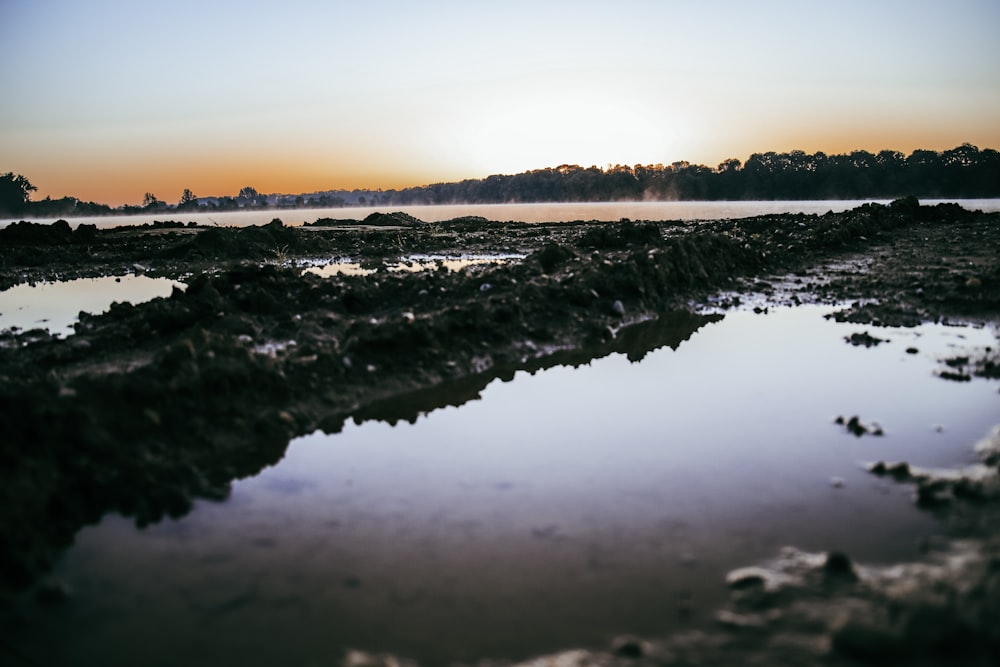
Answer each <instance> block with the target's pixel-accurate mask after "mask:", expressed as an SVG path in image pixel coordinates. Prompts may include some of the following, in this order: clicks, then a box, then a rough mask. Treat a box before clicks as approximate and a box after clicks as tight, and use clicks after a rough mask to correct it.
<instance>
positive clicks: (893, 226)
mask: <svg viewBox="0 0 1000 667" xmlns="http://www.w3.org/2000/svg"><path fill="white" fill-rule="evenodd" d="M998 248H1000V215H998V214H983V213H978V212H969V211H965V210H963V209H961V208H959V207H958V206H955V205H938V206H935V207H925V206H920V205H919V204H918V203H917V202H916V201H915V200H913V199H907V200H899V201H896V202H893V204H892V205H890V206H880V205H876V204H868V205H865V206H862V207H860V208H857V209H854V210H852V211H848V212H845V213H839V214H833V213H829V214H826V215H823V216H815V215H770V216H761V217H756V218H748V219H741V220H725V221H711V222H701V223H677V222H648V221H641V222H636V221H628V220H623V221H619V222H616V223H608V222H578V223H565V224H522V223H515V222H510V223H501V222H491V221H486V220H482V219H479V218H463V219H457V220H453V221H449V222H443V223H433V224H432V223H424V222H421V221H419V220H416V219H413V218H411V217H409V216H406V215H404V214H376V215H373V216H370V217H369V218H368V219H366V220H363V221H332V220H320V221H318V222H317V223H316V224H315V225H312V226H309V227H301V228H289V227H285V226H284V225H283V224H281V222H280V221H277V220H276V221H274V222H272V223H271V224H269V225H265V226H262V227H251V228H244V229H231V228H199V227H194V226H191V225H187V224H183V223H170V222H168V223H158V224H156V225H153V226H147V227H134V228H119V229H110V230H99V229H96V228H94V227H88V226H84V225H81V226H80V227H78V228H76V229H72V228H71V226H70V225H69V224H66V223H63V222H59V223H55V224H53V225H47V226H41V225H35V224H31V223H18V224H15V225H12V226H9V227H7V228H5V229H2V230H0V288H3V289H6V288H8V287H10V286H12V285H15V284H19V283H22V282H35V281H43V280H54V279H68V278H76V277H86V276H96V275H122V274H126V273H140V272H141V273H146V274H148V275H151V276H163V277H169V278H175V279H179V280H182V281H183V282H185V283H186V284H187V288H186V289H185V290H175V291H174V293H173V294H172V295H171V296H170V297H169V298H161V299H156V300H154V301H151V302H148V303H144V304H140V305H136V306H131V305H127V304H116V305H115V306H114V307H112V308H111V310H110V311H109V312H108V313H106V314H103V315H97V316H95V315H87V314H81V318H80V321H79V323H78V324H77V325H76V333H75V334H74V335H72V336H69V337H66V338H58V337H55V336H52V335H50V334H48V333H47V332H45V331H40V330H34V331H13V332H11V331H8V332H4V333H2V334H0V471H2V472H0V527H2V530H0V592H2V593H3V596H8V597H9V596H13V595H17V594H20V592H21V591H25V590H29V589H31V587H33V586H35V587H37V582H38V581H39V578H40V577H41V576H42V575H44V573H45V572H46V571H47V569H48V568H49V566H50V563H51V562H52V559H53V558H54V557H55V556H56V555H57V554H58V553H59V552H60V551H61V550H62V549H64V548H65V547H67V546H68V545H69V544H70V543H71V542H72V540H73V537H74V535H75V534H76V532H77V531H78V530H79V529H80V528H81V527H82V526H84V525H86V524H88V523H93V522H95V521H97V520H98V519H99V518H100V517H101V516H102V515H104V514H105V513H107V512H111V511H118V512H121V513H123V514H125V515H127V516H133V517H135V520H136V522H137V523H138V524H139V525H143V524H146V523H149V522H154V521H157V520H159V519H161V518H162V517H164V516H181V515H183V514H185V513H186V512H187V511H189V509H190V507H191V503H192V501H193V500H194V499H195V498H217V499H219V498H225V497H226V495H227V493H228V490H229V485H230V483H231V482H232V481H234V480H236V479H240V478H243V477H247V476H250V475H253V474H255V473H256V472H258V471H259V470H261V469H262V468H263V467H265V466H267V465H270V464H272V463H274V462H276V461H278V460H279V459H280V458H281V457H282V455H283V453H284V451H285V448H286V446H287V443H288V441H289V439H290V438H293V437H295V436H298V435H302V434H305V433H309V432H312V431H314V430H316V429H323V430H325V431H327V432H335V431H338V430H339V429H340V428H341V427H342V425H343V423H344V421H345V420H346V419H348V418H352V417H353V418H356V419H364V418H381V419H399V418H412V417H413V416H415V415H416V414H417V413H418V412H419V411H421V410H427V409H431V408H433V407H436V405H435V404H434V402H435V401H438V400H440V401H441V404H448V403H451V404H454V403H460V402H463V401H465V400H469V399H470V398H473V397H475V396H476V395H477V393H478V392H479V391H480V390H481V389H482V388H483V387H484V386H485V385H486V384H488V383H489V382H490V381H491V380H492V379H493V378H496V377H504V376H508V375H510V374H512V373H513V372H514V371H516V370H518V369H522V368H540V367H544V366H548V365H552V364H560V363H585V362H586V361H588V360H590V359H592V358H594V357H597V356H602V355H606V354H609V353H611V352H615V351H620V352H627V353H628V354H630V355H634V356H642V355H643V354H644V353H645V352H646V351H648V350H652V349H656V348H657V347H661V346H663V345H669V344H674V345H676V343H677V341H679V340H683V338H684V337H686V336H687V335H689V333H690V331H693V330H694V329H695V328H697V326H699V325H700V323H702V322H704V321H705V318H707V317H711V315H709V314H706V313H709V312H711V311H712V309H713V308H714V309H718V308H725V307H731V306H734V305H737V304H739V303H741V302H745V301H748V300H751V299H763V300H764V302H765V303H803V302H824V303H849V304H851V305H850V306H849V307H846V308H845V309H843V310H842V311H841V312H839V313H838V315H837V317H838V318H843V319H847V320H850V321H853V322H864V323H866V324H869V325H870V326H871V327H872V329H871V332H872V335H871V337H872V338H874V339H877V337H878V332H877V328H875V327H877V326H878V325H880V324H886V325H903V326H906V325H912V324H917V323H920V322H925V321H949V320H952V321H973V322H990V323H997V322H1000V253H998V252H997V249H998ZM417 253H423V254H431V255H435V256H442V257H444V256H462V255H467V254H470V253H473V254H481V255H504V256H510V255H519V256H523V259H517V260H508V261H506V262H503V263H496V264H480V265H475V266H470V267H467V268H465V269H463V270H461V271H450V270H449V269H447V268H446V267H445V266H444V265H442V264H439V265H435V266H434V267H432V268H427V269H424V270H419V271H414V272H410V271H393V270H390V265H391V264H393V263H396V262H399V261H401V260H406V259H407V258H409V257H410V256H412V255H413V254H417ZM337 259H340V260H349V261H351V262H356V263H358V264H360V265H361V266H362V267H364V268H365V269H367V271H366V272H365V273H367V275H344V274H340V275H334V276H332V277H319V276H316V275H312V274H308V273H305V274H304V273H303V271H302V267H303V266H305V265H307V264H310V263H312V264H315V263H319V262H321V261H324V260H337ZM678 312H682V313H683V312H686V313H687V315H685V316H684V317H682V318H681V319H680V320H678V317H677V313H678ZM665 313H670V314H671V318H670V321H671V322H674V323H676V322H678V321H680V322H682V323H683V322H686V323H687V324H686V325H685V324H681V325H678V324H671V325H670V326H666V325H664V326H658V325H657V322H658V318H659V317H660V316H661V315H663V314H665ZM684 318H687V320H685V319H684ZM663 321H666V318H664V320H663ZM866 342H867V341H860V342H858V343H856V344H865V343H866ZM997 355H998V353H997V351H996V350H987V351H985V352H984V353H983V356H982V358H980V359H975V360H966V362H965V363H963V364H960V365H959V366H960V368H961V372H963V373H966V372H970V373H971V372H977V370H979V371H982V372H983V373H995V372H996V367H997V362H998V356H997ZM959 366H956V368H958V367H959ZM956 372H957V371H956ZM994 377H995V376H994ZM428 388H435V389H436V391H435V392H434V393H431V394H428V393H422V394H420V395H421V396H423V397H424V398H423V399H422V400H423V401H424V403H422V404H414V405H412V406H411V407H410V408H409V409H408V410H404V411H403V413H400V414H386V413H385V412H384V411H383V410H380V405H382V404H384V402H385V401H387V400H388V399H390V398H392V397H398V396H400V395H408V394H414V395H416V392H417V390H421V389H428ZM428 396H432V397H438V398H432V399H428V398H427V397H428ZM428 400H430V401H431V404H427V401H428ZM996 465H997V460H996V457H992V458H991V457H990V456H988V455H984V462H983V466H984V469H985V470H986V471H987V472H985V473H983V478H982V479H988V478H990V475H992V476H993V477H995V475H996ZM887 470H888V469H887ZM897 470H899V469H898V468H897ZM875 472H878V471H877V470H876V471H875ZM918 472H919V471H918ZM883 474H885V471H883ZM917 474H918V473H915V472H914V471H913V470H912V469H910V468H909V467H907V469H906V473H905V475H904V474H902V473H901V472H900V473H899V475H898V478H899V479H900V480H901V483H913V484H917V485H918V486H917V488H924V486H919V485H921V484H922V485H925V486H927V487H928V488H931V489H932V490H930V491H926V492H921V493H923V495H924V496H925V500H927V503H928V507H929V508H930V509H931V510H932V511H939V512H942V513H943V516H946V517H949V516H954V517H956V521H957V520H959V519H958V518H959V517H960V518H961V521H962V522H963V525H964V526H965V530H966V534H967V535H968V536H969V537H970V538H971V540H970V541H968V542H963V543H955V544H948V545H944V546H942V547H941V548H940V549H937V550H935V551H934V553H933V554H931V556H929V558H928V561H927V562H926V563H920V564H913V565H901V566H899V567H900V568H902V569H899V570H891V569H890V570H872V569H866V568H863V567H862V566H860V565H858V564H855V563H852V562H851V560H850V558H849V557H847V556H845V555H842V554H827V555H811V554H801V553H797V552H789V553H788V554H786V556H785V557H783V559H782V560H781V561H780V562H778V563H776V564H772V565H771V566H770V567H766V568H763V567H762V568H761V569H760V570H759V571H757V570H754V571H748V572H745V573H743V574H741V575H736V574H734V575H732V577H733V581H732V582H731V583H732V585H733V588H734V604H733V607H732V609H728V610H722V611H720V616H719V619H718V620H719V629H718V631H717V632H713V633H707V634H706V633H702V634H698V635H692V636H685V637H674V638H668V639H665V640H652V641H647V640H641V639H637V638H625V639H622V640H621V641H620V642H618V643H617V644H616V645H615V646H614V647H611V648H610V649H609V651H608V652H606V653H600V654H598V653H592V652H583V651H580V652H573V653H570V654H563V655H561V656H555V657H551V658H546V659H541V661H540V662H539V663H538V664H553V665H555V664H559V665H576V664H580V665H583V664H602V665H603V664H619V663H625V662H628V663H629V664H654V663H655V664H711V663H715V662H719V661H721V662H740V663H748V664H749V663H754V662H756V663H759V664H774V663H775V660H776V659H777V658H780V659H778V660H777V661H778V662H780V663H781V664H884V663H885V661H886V660H888V661H890V662H892V663H893V664H939V663H938V662H936V661H937V660H938V659H939V658H940V656H942V655H945V654H946V653H947V655H954V656H957V658H956V660H959V661H964V663H963V664H974V665H978V664H995V662H984V661H983V660H987V661H990V660H992V661H995V660H996V659H997V657H998V656H1000V635H998V634H997V631H996V629H997V628H1000V607H998V605H1000V602H998V601H1000V546H998V544H997V542H996V540H995V539H994V538H992V537H991V535H993V534H994V533H995V530H991V529H995V526H996V525H1000V524H998V523H990V522H991V521H994V520H995V519H996V518H997V514H996V512H995V505H996V504H997V494H996V493H995V483H994V482H989V483H985V482H984V484H985V486H979V487H977V486H976V485H975V484H972V483H971V482H960V481H954V480H953V479H951V477H949V476H948V475H943V476H942V475H937V476H934V475H931V476H928V477H924V478H922V479H924V480H925V481H923V482H921V481H919V479H918V478H917V477H916V475H917ZM920 474H922V473H920ZM945 478H947V479H945ZM942 479H944V480H945V481H942ZM957 479H962V476H961V475H959V476H958V477H957ZM927 480H930V481H927ZM949 480H950V481H949ZM978 483H979V482H977V484H978ZM989 484H994V486H989ZM974 488H980V489H993V490H987V491H981V492H973V491H971V489H974ZM938 500H940V502H937V501H938ZM931 501H934V502H931ZM931 506H932V507H931ZM969 508H972V509H969ZM907 568H910V569H907ZM900 582H903V583H900ZM915 582H922V583H921V585H919V586H917V585H916V583H915ZM925 584H926V585H925ZM38 590H39V592H40V593H41V594H44V589H43V588H39V589H38ZM942 619H947V620H946V621H945V620H942ZM984 656H985V657H984ZM391 660H397V659H396V658H394V657H392V656H370V655H366V654H360V653H358V654H354V653H352V654H349V655H348V656H347V657H346V658H345V662H346V664H350V665H353V666H354V667H360V665H362V664H389V663H388V662H386V661H391ZM635 661H639V662H638V663H636V662H635ZM482 664H483V665H484V667H485V665H487V664H492V663H486V662H484V663H482Z"/></svg>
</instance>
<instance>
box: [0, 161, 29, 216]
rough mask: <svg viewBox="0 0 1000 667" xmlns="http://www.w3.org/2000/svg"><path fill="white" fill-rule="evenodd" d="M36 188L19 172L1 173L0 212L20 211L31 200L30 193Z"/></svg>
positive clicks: (12, 212)
mask: <svg viewBox="0 0 1000 667" xmlns="http://www.w3.org/2000/svg"><path fill="white" fill-rule="evenodd" d="M37 189H38V188H36V187H35V186H34V185H32V184H31V182H30V181H29V180H28V179H27V178H25V177H24V176H21V175H20V174H14V173H12V172H9V171H8V172H7V173H6V174H3V175H2V176H0V212H5V213H11V214H18V213H22V212H23V211H24V210H25V209H26V208H27V205H28V202H29V201H31V193H32V192H34V191H35V190H37Z"/></svg>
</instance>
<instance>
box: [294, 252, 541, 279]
mask: <svg viewBox="0 0 1000 667" xmlns="http://www.w3.org/2000/svg"><path fill="white" fill-rule="evenodd" d="M513 259H524V255H517V254H504V255H475V254H469V255H461V256H458V257H451V256H445V255H410V256H409V257H406V258H405V259H404V260H403V261H401V262H395V263H389V264H386V268H387V269H388V270H389V271H408V272H417V271H435V270H437V269H440V268H444V269H447V270H448V271H461V270H462V269H464V268H467V267H470V266H480V265H488V264H506V263H507V262H509V261H511V260H513ZM376 270H377V269H374V268H368V267H365V266H362V265H361V264H359V263H357V262H337V261H334V262H323V263H320V264H316V265H315V266H310V267H308V268H306V269H305V270H304V271H303V273H311V274H313V275H316V276H319V277H320V278H330V277H332V276H338V275H339V276H370V275H371V274H373V273H375V271H376Z"/></svg>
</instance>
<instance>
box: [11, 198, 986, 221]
mask: <svg viewBox="0 0 1000 667" xmlns="http://www.w3.org/2000/svg"><path fill="white" fill-rule="evenodd" d="M868 201H876V202H877V203H881V204H887V203H889V200H887V199H886V200H848V199H844V200H841V199H837V200H823V201H711V202H697V201H694V202H692V201H680V202H597V203H584V204H456V205H443V206H376V207H357V208H354V207H351V208H323V209H286V210H276V209H272V210H265V211H225V212H221V213H176V212H170V211H165V212H160V213H156V214H153V215H127V216H126V215H119V216H101V217H80V218H71V219H70V220H69V222H70V223H71V224H72V225H73V226H74V227H75V226H77V225H78V224H81V223H88V224H93V225H97V226H98V227H119V226H123V225H141V224H151V223H152V222H154V221H155V220H177V221H180V222H185V223H186V222H196V223H198V224H199V225H208V226H211V225H220V226H226V227H245V226H248V225H264V224H267V223H269V222H270V221H271V220H273V219H274V218H280V219H281V220H282V221H283V222H284V223H285V224H286V225H301V224H303V223H306V222H314V221H316V220H318V219H319V218H332V219H334V220H346V219H355V220H363V219H364V218H366V217H367V216H369V215H370V214H372V213H387V212H391V211H403V212H405V213H408V214H410V215H412V216H414V217H416V218H418V219H420V220H423V221H425V222H440V221H443V220H451V219H453V218H458V217H462V216H470V215H473V216H475V215H478V216H482V217H484V218H487V219H488V220H497V221H510V220H516V221H521V222H570V221H574V220H620V219H621V218H630V219H632V220H718V219H723V218H746V217H750V216H755V215H764V214H768V213H816V214H823V213H826V212H827V211H834V212H839V211H846V210H849V209H852V208H856V207H858V206H860V205H862V204H865V203H867V202H868ZM943 201H948V202H957V203H959V204H961V205H962V206H964V207H965V208H968V209H970V210H982V211H987V212H997V211H1000V199H946V200H943V199H933V200H932V199H927V200H922V201H921V203H923V204H927V205H933V204H937V203H939V202H943ZM55 220H56V219H55V218H44V219H35V220H33V222H41V223H46V224H47V223H51V222H54V221H55ZM13 221H14V220H0V227H4V226H6V225H8V224H10V223H11V222H13Z"/></svg>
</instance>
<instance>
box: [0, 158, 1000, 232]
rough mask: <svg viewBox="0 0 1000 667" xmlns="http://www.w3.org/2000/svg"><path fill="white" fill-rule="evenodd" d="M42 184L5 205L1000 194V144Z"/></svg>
mask: <svg viewBox="0 0 1000 667" xmlns="http://www.w3.org/2000/svg"><path fill="white" fill-rule="evenodd" d="M35 190H37V188H36V187H35V186H34V185H32V184H31V182H30V181H28V179H26V178H25V177H24V176H21V175H15V174H13V173H11V172H8V173H7V174H3V175H0V214H6V215H34V216H39V217H55V216H69V215H102V214H122V213H125V214H128V213H150V212H159V211H164V212H165V211H224V210H238V209H245V208H256V209H259V208H304V207H314V208H315V207H338V206H364V205H378V206H388V205H414V204H463V203H464V204H497V203H501V204H502V203H530V202H595V201H672V200H688V201H701V200H705V201H711V200H781V199H792V200H794V199H895V198H898V197H905V196H916V197H928V198H939V197H955V198H977V197H998V196H1000V152H997V151H996V150H994V149H990V148H987V149H982V150H980V149H979V148H977V147H976V146H973V145H972V144H962V145H961V146H958V147H956V148H952V149H950V150H946V151H940V152H938V151H930V150H915V151H913V152H912V153H911V154H910V155H909V156H907V155H904V154H903V153H901V152H899V151H892V150H883V151H880V152H878V153H870V152H868V151H860V150H859V151H852V152H850V153H844V154H837V155H827V154H826V153H823V152H817V153H811V154H810V153H806V152H804V151H798V150H796V151H791V152H788V153H776V152H767V153H754V154H752V155H751V156H750V157H749V158H747V161H746V162H741V161H740V160H737V159H735V158H731V159H728V160H725V161H723V162H722V163H721V164H719V165H718V166H717V167H715V168H711V167H706V166H704V165H698V164H691V163H689V162H674V163H673V164H670V165H662V164H656V165H635V166H628V165H615V166H609V167H607V168H599V167H596V166H592V167H581V166H579V165H570V164H564V165H560V166H558V167H552V168H548V169H536V170H533V171H526V172H522V173H519V174H512V175H504V174H497V175H493V176H487V177H486V178H480V179H467V180H463V181H459V182H452V183H435V184H433V185H424V186H419V187H412V188H404V189H400V190H384V191H383V190H352V191H350V192H348V191H346V190H329V191H326V192H317V193H311V194H302V195H262V194H260V193H259V192H258V191H257V190H256V189H255V188H252V187H249V186H248V187H244V188H242V189H241V190H240V192H239V193H238V194H237V195H236V196H234V197H208V198H199V197H196V196H195V195H194V193H193V192H191V190H189V189H185V190H184V193H183V194H182V195H181V199H180V201H178V202H177V203H176V204H169V203H167V202H164V201H161V200H160V199H159V198H157V197H156V196H155V195H153V194H152V193H149V192H147V193H146V195H145V197H144V198H143V202H142V205H139V206H122V207H119V208H114V209H113V208H111V207H110V206H107V205H106V204H98V203H95V202H83V201H80V200H79V199H76V198H75V197H63V198H61V199H50V198H48V197H46V198H45V199H43V200H40V201H31V193H32V192H34V191H35Z"/></svg>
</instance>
